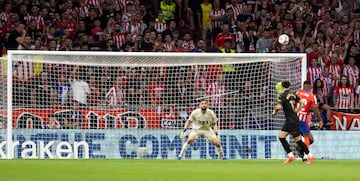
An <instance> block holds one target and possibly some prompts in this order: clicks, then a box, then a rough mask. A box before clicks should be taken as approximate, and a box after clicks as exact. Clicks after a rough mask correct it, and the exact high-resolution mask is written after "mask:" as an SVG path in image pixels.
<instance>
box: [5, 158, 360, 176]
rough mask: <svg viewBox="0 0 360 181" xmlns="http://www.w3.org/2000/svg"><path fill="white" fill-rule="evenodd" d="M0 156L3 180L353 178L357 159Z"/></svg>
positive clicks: (357, 173) (357, 167)
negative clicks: (285, 160) (312, 160)
mask: <svg viewBox="0 0 360 181" xmlns="http://www.w3.org/2000/svg"><path fill="white" fill-rule="evenodd" d="M282 162H283V160H228V161H223V160H180V161H177V160H127V159H107V160H101V159H91V160H19V159H18V160H0V180H4V181H5V180H8V181H72V180H75V181H82V180H84V181H92V180H99V181H100V180H101V181H112V180H117V181H122V180H130V181H137V180H141V181H144V180H149V181H153V180H155V181H158V180H159V181H176V180H181V181H184V180H187V181H189V180H191V181H192V180H199V181H202V180H206V181H212V180H214V181H226V180H241V181H246V180H251V181H256V180H261V181H268V180H276V181H279V180H289V181H296V180H301V181H304V180H325V181H332V180H336V181H338V180H344V181H345V180H346V181H350V180H359V179H360V171H359V170H360V160H315V161H314V163H313V164H312V165H306V164H305V163H303V162H302V161H299V160H296V161H294V162H293V163H290V164H287V165H284V164H283V163H282Z"/></svg>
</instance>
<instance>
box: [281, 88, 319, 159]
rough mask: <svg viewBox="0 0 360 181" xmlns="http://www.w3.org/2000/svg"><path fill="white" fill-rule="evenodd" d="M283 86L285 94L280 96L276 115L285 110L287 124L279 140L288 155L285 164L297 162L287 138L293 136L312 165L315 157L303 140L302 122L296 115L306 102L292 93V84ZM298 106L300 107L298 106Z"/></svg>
mask: <svg viewBox="0 0 360 181" xmlns="http://www.w3.org/2000/svg"><path fill="white" fill-rule="evenodd" d="M281 86H282V88H283V91H284V92H283V93H282V94H281V95H280V99H279V101H278V103H277V104H276V105H275V108H274V113H276V112H278V111H279V110H281V109H283V111H284V114H285V118H286V120H285V123H284V125H283V127H282V128H281V132H280V134H279V140H280V142H281V144H282V146H283V147H284V150H285V151H286V152H287V153H288V158H287V159H286V160H285V161H284V163H285V164H287V163H290V162H292V161H294V160H295V155H294V153H293V152H292V151H291V149H290V145H289V143H288V142H287V140H286V137H287V136H288V135H289V134H291V135H292V136H293V138H294V141H295V142H296V144H297V145H298V146H299V147H300V148H301V150H303V151H304V153H305V154H306V155H307V158H308V159H307V161H306V164H311V163H312V162H313V160H314V156H313V155H312V154H311V153H310V152H309V149H308V148H307V147H306V145H305V144H304V142H302V140H301V133H300V121H299V118H298V116H297V114H296V113H297V112H298V111H300V110H301V108H302V107H303V106H304V102H302V101H301V99H300V98H299V97H298V96H297V95H296V94H293V93H291V92H290V87H291V84H290V82H288V81H283V82H282V83H281ZM297 104H299V105H298V106H296V105H297Z"/></svg>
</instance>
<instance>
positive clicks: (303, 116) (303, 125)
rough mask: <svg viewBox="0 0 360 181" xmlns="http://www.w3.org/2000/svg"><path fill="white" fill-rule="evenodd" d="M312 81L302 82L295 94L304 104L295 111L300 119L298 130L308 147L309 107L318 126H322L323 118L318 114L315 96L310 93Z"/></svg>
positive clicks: (309, 142) (310, 116)
mask: <svg viewBox="0 0 360 181" xmlns="http://www.w3.org/2000/svg"><path fill="white" fill-rule="evenodd" d="M311 84H312V82H310V81H308V80H307V81H305V82H304V84H303V89H302V90H299V91H297V92H296V95H297V96H298V97H300V99H301V100H302V101H303V102H304V106H303V107H302V109H301V110H300V111H299V112H298V113H297V115H298V117H299V120H300V131H301V134H302V135H303V136H304V139H305V141H304V143H305V145H306V146H307V147H308V148H309V147H310V144H311V142H312V141H310V138H311V136H310V121H311V118H312V115H311V112H310V111H311V109H312V110H313V111H314V113H315V116H316V118H317V119H318V121H319V123H320V128H322V126H323V124H324V123H323V120H322V118H321V116H320V111H319V108H318V103H317V99H316V96H315V95H314V94H313V93H312V91H311V90H312V86H311Z"/></svg>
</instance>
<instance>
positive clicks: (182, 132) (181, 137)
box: [179, 129, 186, 139]
mask: <svg viewBox="0 0 360 181" xmlns="http://www.w3.org/2000/svg"><path fill="white" fill-rule="evenodd" d="M185 134H186V129H184V131H181V132H180V135H179V136H180V139H183V138H184V137H185Z"/></svg>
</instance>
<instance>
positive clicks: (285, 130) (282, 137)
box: [279, 123, 295, 163]
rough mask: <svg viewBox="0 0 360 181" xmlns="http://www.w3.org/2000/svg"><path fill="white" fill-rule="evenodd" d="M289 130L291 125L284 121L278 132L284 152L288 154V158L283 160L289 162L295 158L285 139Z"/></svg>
mask: <svg viewBox="0 0 360 181" xmlns="http://www.w3.org/2000/svg"><path fill="white" fill-rule="evenodd" d="M290 130H291V125H290V124H289V123H285V124H284V125H283V127H282V128H281V131H280V133H279V140H280V143H281V145H282V146H283V148H284V150H285V151H286V153H287V154H288V158H287V159H286V160H285V161H284V163H290V162H292V161H294V160H295V155H294V153H293V152H292V151H291V149H290V144H289V142H288V141H287V140H286V137H287V136H288V135H289V132H290Z"/></svg>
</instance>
